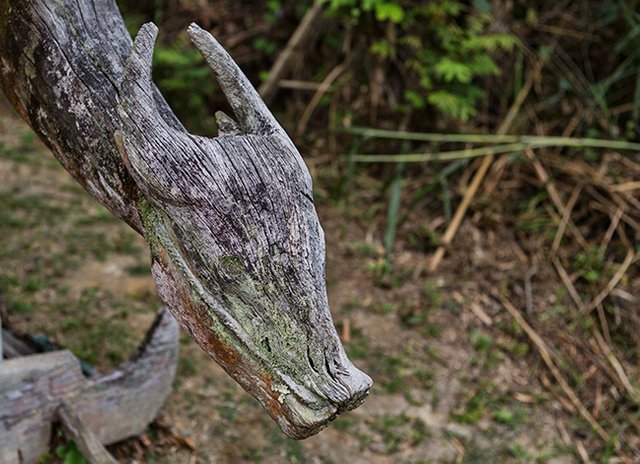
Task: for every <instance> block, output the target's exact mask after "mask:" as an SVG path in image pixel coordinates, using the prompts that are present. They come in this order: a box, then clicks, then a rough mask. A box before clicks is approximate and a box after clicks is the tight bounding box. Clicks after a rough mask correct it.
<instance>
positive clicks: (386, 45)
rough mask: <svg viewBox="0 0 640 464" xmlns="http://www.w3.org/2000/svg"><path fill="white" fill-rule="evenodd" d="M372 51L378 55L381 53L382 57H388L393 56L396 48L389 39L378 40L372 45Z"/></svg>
mask: <svg viewBox="0 0 640 464" xmlns="http://www.w3.org/2000/svg"><path fill="white" fill-rule="evenodd" d="M370 50H371V53H375V54H376V55H380V56H381V57H382V58H387V57H389V56H392V55H393V54H394V53H395V51H396V49H395V47H394V46H393V44H392V43H391V42H389V41H388V40H378V41H377V42H374V43H373V44H372V45H371V48H370Z"/></svg>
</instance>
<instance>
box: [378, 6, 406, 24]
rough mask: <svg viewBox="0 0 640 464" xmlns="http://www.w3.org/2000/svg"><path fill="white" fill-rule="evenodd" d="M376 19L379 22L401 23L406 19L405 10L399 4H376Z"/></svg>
mask: <svg viewBox="0 0 640 464" xmlns="http://www.w3.org/2000/svg"><path fill="white" fill-rule="evenodd" d="M375 8H376V19H377V20H378V21H386V20H387V19H389V20H391V21H392V22H394V23H400V22H402V20H403V19H404V16H405V14H404V10H403V9H402V7H401V6H400V5H398V4H397V3H379V4H376V6H375Z"/></svg>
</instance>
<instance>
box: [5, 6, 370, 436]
mask: <svg viewBox="0 0 640 464" xmlns="http://www.w3.org/2000/svg"><path fill="white" fill-rule="evenodd" d="M0 1H2V3H0V5H1V6H0V77H1V81H0V82H1V84H2V88H3V90H4V92H5V95H6V96H7V98H8V99H9V101H10V102H11V103H12V104H13V106H14V107H15V108H16V110H17V111H18V113H19V114H20V115H21V116H22V117H23V118H24V119H25V120H26V121H27V122H28V123H29V124H30V125H31V127H33V129H34V130H35V131H36V132H37V133H38V134H39V135H40V137H41V138H42V139H43V140H44V141H45V143H46V144H47V145H48V146H49V147H50V148H51V150H52V151H53V153H54V155H55V156H56V157H57V158H58V159H59V160H60V162H61V163H62V164H63V166H64V167H65V168H66V169H67V171H69V172H70V173H71V174H72V175H73V176H74V177H75V178H76V179H77V180H78V181H79V182H80V183H81V184H82V185H83V186H84V187H85V188H86V189H87V191H89V192H90V193H91V194H92V195H93V196H94V197H96V198H97V199H98V200H99V201H100V202H101V203H103V204H104V205H105V206H106V207H107V208H109V209H110V210H111V211H112V212H113V213H114V214H116V215H118V216H119V217H120V218H122V219H123V220H125V221H126V222H127V223H128V224H129V225H131V227H133V228H134V229H135V230H137V231H138V232H140V233H141V234H143V235H144V237H145V239H146V240H147V241H148V242H149V244H150V248H151V255H152V271H153V275H154V278H155V280H156V283H157V285H158V289H159V291H160V295H161V297H162V298H163V300H164V301H165V303H166V304H167V305H168V307H169V309H170V311H171V313H172V314H173V315H174V316H175V317H176V318H177V319H178V321H179V322H180V324H181V325H182V327H184V328H185V329H186V330H187V331H188V332H189V334H190V335H191V336H192V337H193V338H194V339H195V340H196V342H197V343H198V344H199V345H200V346H201V347H202V348H203V349H204V350H205V351H206V352H207V353H209V354H210V355H211V357H213V358H214V359H215V360H216V361H217V362H218V363H219V364H220V365H221V366H222V367H223V368H224V369H225V370H226V371H227V372H228V373H229V374H230V375H231V376H232V377H233V378H234V379H235V380H236V381H237V382H238V383H239V384H240V385H241V386H242V387H243V388H244V389H245V390H247V391H248V392H249V393H251V394H252V395H253V396H254V397H256V398H257V399H258V400H259V401H260V403H261V404H262V405H263V406H264V407H265V408H266V410H267V411H268V413H269V414H270V415H271V417H272V418H273V419H274V420H275V421H276V422H277V423H278V424H279V426H280V427H281V429H282V430H283V431H284V432H285V433H286V434H287V435H289V436H291V437H294V438H305V437H308V436H309V435H312V434H314V433H316V432H318V431H319V430H320V429H321V428H323V427H324V426H325V425H326V424H327V423H328V422H329V421H330V420H332V419H333V418H334V417H335V416H336V415H337V414H339V413H340V412H342V411H345V410H348V409H352V408H354V407H356V406H358V405H359V404H360V403H361V402H362V401H363V400H364V398H365V396H366V395H367V392H368V390H369V388H370V386H371V379H369V377H368V376H367V375H365V374H364V373H362V372H361V371H359V370H358V369H356V368H355V367H354V366H353V364H352V363H351V362H350V361H349V359H348V358H347V356H346V354H345V352H344V349H343V347H342V345H341V343H340V341H339V339H338V336H337V334H336V331H335V328H334V326H333V322H332V320H331V315H330V313H329V308H328V302H327V296H326V288H325V280H324V265H325V247H324V237H323V232H322V228H321V226H320V223H319V221H318V217H317V214H316V211H315V207H314V204H313V195H312V189H311V178H310V175H309V172H308V170H307V168H306V166H305V164H304V162H303V160H302V157H301V156H300V154H299V153H298V151H297V150H296V148H295V146H294V145H293V143H292V142H291V140H290V139H289V137H288V136H287V134H286V133H285V131H284V130H283V129H282V128H281V127H280V125H279V124H278V122H277V121H276V120H275V118H274V117H273V115H272V114H271V113H270V112H269V110H268V109H267V108H266V106H265V105H264V103H263V102H262V100H261V99H260V97H259V96H258V94H257V92H256V91H255V89H254V88H253V87H252V85H251V84H250V82H249V81H248V79H247V78H246V77H245V76H244V74H243V73H242V71H241V70H240V69H239V68H238V66H237V65H236V64H235V62H234V61H233V60H232V58H231V57H230V56H229V55H228V54H227V52H226V51H225V50H224V49H223V48H222V47H221V46H220V45H219V44H218V43H217V42H216V40H215V39H214V38H213V37H212V36H211V35H210V34H209V33H208V32H206V31H204V30H202V29H200V28H199V27H198V26H196V25H192V26H191V27H190V28H189V31H188V32H189V35H190V36H191V38H192V40H193V42H194V44H195V46H196V47H197V48H198V49H199V50H200V51H201V53H202V55H203V56H204V58H205V60H206V61H207V63H208V64H209V65H210V66H211V68H212V69H213V71H214V73H215V75H216V78H217V80H218V82H219V84H220V87H221V88H222V90H223V92H224V93H225V95H226V97H227V99H228V101H229V103H230V105H231V108H232V110H233V113H234V116H235V120H234V119H232V118H231V117H229V116H227V115H225V114H223V113H221V112H218V113H217V114H216V117H217V121H218V125H219V129H220V134H219V136H218V137H216V138H205V137H199V136H195V135H191V134H189V133H187V132H186V131H185V130H184V128H183V127H182V125H181V124H180V122H179V121H178V120H177V119H176V118H175V116H174V115H173V113H172V112H171V110H170V108H169V107H168V105H167V104H166V103H165V101H164V100H163V98H162V96H161V95H160V93H159V92H158V90H157V89H156V87H155V86H154V84H153V83H152V80H151V57H152V54H153V46H154V41H155V37H156V33H157V30H156V27H155V26H154V25H152V24H147V25H145V26H143V27H142V29H141V30H140V32H139V33H138V36H137V38H136V40H135V43H133V45H132V44H131V40H130V38H129V35H128V33H127V31H126V29H125V28H124V23H123V21H122V18H121V16H120V13H119V11H118V9H117V7H116V5H115V3H113V1H112V0H84V1H83V0H78V1H73V0H57V1H55V2H50V1H47V0H11V1H9V0H0ZM1 394H2V392H1V391H0V395H1Z"/></svg>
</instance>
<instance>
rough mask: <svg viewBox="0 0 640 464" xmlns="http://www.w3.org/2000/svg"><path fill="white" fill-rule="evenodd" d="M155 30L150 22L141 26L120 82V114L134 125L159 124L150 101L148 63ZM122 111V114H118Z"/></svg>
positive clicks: (156, 34)
mask: <svg viewBox="0 0 640 464" xmlns="http://www.w3.org/2000/svg"><path fill="white" fill-rule="evenodd" d="M157 36H158V28H157V27H156V25H155V24H153V23H146V24H143V25H142V27H141V28H140V30H139V31H138V35H136V38H135V40H134V42H133V46H132V47H131V52H130V54H129V57H128V58H127V61H126V63H125V67H124V72H123V74H122V80H121V81H120V107H121V113H123V112H124V113H125V114H129V115H130V116H131V117H132V118H135V119H136V120H137V122H140V121H148V122H150V121H153V122H154V123H157V122H159V120H162V118H160V117H158V114H157V113H158V110H157V108H156V104H155V101H154V98H153V83H152V81H151V62H152V59H153V46H154V44H155V41H156V38H157ZM122 110H123V111H122Z"/></svg>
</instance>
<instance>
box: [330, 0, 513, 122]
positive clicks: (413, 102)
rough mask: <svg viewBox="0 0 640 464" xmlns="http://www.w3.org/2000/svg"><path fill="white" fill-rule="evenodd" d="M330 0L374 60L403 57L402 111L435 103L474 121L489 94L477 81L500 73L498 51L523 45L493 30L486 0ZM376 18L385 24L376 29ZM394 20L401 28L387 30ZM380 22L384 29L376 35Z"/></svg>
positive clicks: (448, 112) (457, 116) (441, 110)
mask: <svg viewBox="0 0 640 464" xmlns="http://www.w3.org/2000/svg"><path fill="white" fill-rule="evenodd" d="M325 1H326V2H327V3H328V4H329V9H330V11H331V12H332V13H333V14H334V15H335V16H337V17H339V18H340V19H341V20H343V21H346V22H350V23H351V24H352V25H353V27H354V29H355V30H356V31H357V33H358V34H359V35H360V36H363V37H366V38H367V40H368V41H369V49H368V53H369V54H370V55H372V57H373V58H375V56H373V55H376V56H377V57H379V58H380V59H382V60H394V61H396V63H397V62H398V61H399V63H400V66H401V68H402V69H401V70H400V74H401V75H403V76H404V77H405V82H404V84H405V88H404V107H403V106H402V105H401V106H399V107H398V108H397V109H398V110H403V109H406V107H407V106H408V107H411V108H413V109H418V110H421V109H424V108H425V107H427V106H430V107H432V109H436V110H437V112H439V113H440V114H442V115H444V116H448V117H451V118H454V119H456V120H459V121H462V122H466V121H468V120H469V118H471V117H472V116H475V115H476V114H477V106H478V103H479V102H480V100H481V99H483V98H484V97H485V92H484V91H483V90H482V89H481V88H480V87H479V86H478V85H477V79H478V78H479V77H482V76H492V75H497V74H499V68H498V65H497V64H496V62H495V61H494V59H493V57H492V55H493V54H494V53H495V52H498V51H501V50H506V51H510V50H512V49H513V47H514V46H515V44H516V43H517V40H516V38H515V36H513V35H511V34H508V33H495V32H489V31H488V29H489V26H490V25H491V20H492V16H491V6H490V4H489V2H487V1H486V0H475V1H473V2H471V5H468V4H467V2H462V1H457V0H436V1H431V2H413V1H410V0H394V1H389V0H325ZM372 18H373V20H374V23H379V24H374V25H373V28H372V24H371V23H372ZM389 22H391V23H392V24H394V25H395V26H397V27H395V28H394V32H393V33H392V34H388V33H387V34H384V33H383V31H384V29H383V28H384V27H386V26H385V24H387V23H389ZM376 26H379V27H378V28H379V33H372V32H373V31H372V29H376ZM381 36H383V37H382V38H381Z"/></svg>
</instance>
